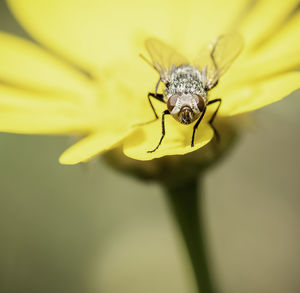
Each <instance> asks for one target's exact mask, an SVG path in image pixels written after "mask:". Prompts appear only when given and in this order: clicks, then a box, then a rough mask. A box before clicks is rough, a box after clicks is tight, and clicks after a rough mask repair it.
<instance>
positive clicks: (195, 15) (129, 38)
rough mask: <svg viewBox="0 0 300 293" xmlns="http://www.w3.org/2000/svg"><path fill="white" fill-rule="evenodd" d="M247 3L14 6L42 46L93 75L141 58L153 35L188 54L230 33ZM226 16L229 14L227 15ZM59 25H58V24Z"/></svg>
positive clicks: (14, 2)
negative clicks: (141, 49)
mask: <svg viewBox="0 0 300 293" xmlns="http://www.w3.org/2000/svg"><path fill="white" fill-rule="evenodd" d="M246 2H247V1H246V0H239V1H235V0H227V1H223V0H211V1H199V0H190V1H180V0H175V1H174V0H164V1H162V0H152V1H137V0H127V1H121V0H110V1H105V2H104V1H84V0H64V1H59V0H43V1H35V0H26V1H23V0H9V1H8V3H9V4H10V7H11V9H12V11H13V12H14V14H15V15H16V17H17V18H18V19H19V20H20V22H21V23H22V24H23V26H24V27H25V28H26V29H27V30H28V31H29V32H30V33H31V34H32V35H33V36H34V37H35V38H36V39H38V40H39V41H40V42H41V43H43V44H46V45H47V46H49V47H51V48H53V49H54V50H55V51H57V52H60V53H63V54H64V56H67V57H68V58H72V59H73V60H74V61H76V62H79V63H80V64H81V65H82V66H85V67H86V68H89V69H90V70H91V71H95V70H96V71H98V70H99V68H101V67H103V66H104V65H107V64H110V63H111V62H112V61H113V60H116V59H117V58H118V59H119V60H121V59H124V58H128V57H129V56H135V57H136V56H137V55H138V53H139V52H138V51H137V48H136V46H135V45H136V44H135V42H136V41H140V38H139V37H140V36H142V38H143V39H145V38H147V37H149V36H151V35H153V36H157V37H160V38H162V39H164V40H165V41H167V42H170V43H172V44H176V45H178V46H180V45H181V44H182V45H183V46H182V47H183V48H185V49H186V51H187V52H189V51H192V50H194V52H197V50H199V44H201V43H202V42H203V41H206V40H208V39H211V38H214V37H215V36H216V35H217V34H219V33H220V32H221V31H224V30H228V29H229V27H230V25H232V23H234V19H235V18H236V17H237V15H238V14H239V13H240V11H241V10H243V9H244V5H245V3H246ZM225 10H226V13H224V11H225ZM54 19H55V21H53V20H54Z"/></svg>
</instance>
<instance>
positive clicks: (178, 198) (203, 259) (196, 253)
mask: <svg viewBox="0 0 300 293" xmlns="http://www.w3.org/2000/svg"><path fill="white" fill-rule="evenodd" d="M165 188H166V191H167V192H166V194H167V197H168V200H169V203H170V206H171V208H172V211H173V214H174V216H175V219H176V222H177V223H178V226H179V228H180V230H181V233H182V236H183V239H184V241H185V244H186V247H187V251H188V254H189V256H190V260H191V263H192V267H193V270H194V274H195V279H196V282H197V287H198V291H199V292H201V293H213V292H215V290H214V288H213V284H212V279H211V275H210V272H209V262H208V259H207V251H206V241H205V236H206V235H205V221H204V217H203V202H202V201H203V195H202V194H201V192H200V190H198V180H197V178H192V179H189V180H184V181H183V182H180V181H179V182H178V180H172V182H171V183H168V184H166V185H165ZM199 201H201V202H200V204H199Z"/></svg>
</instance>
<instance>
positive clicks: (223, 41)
mask: <svg viewBox="0 0 300 293" xmlns="http://www.w3.org/2000/svg"><path fill="white" fill-rule="evenodd" d="M145 45H146V49H147V51H148V53H149V55H150V57H151V60H152V66H153V67H154V69H155V70H156V71H157V72H158V73H159V75H160V77H159V80H158V82H157V84H156V87H155V92H154V93H148V100H149V103H150V106H151V108H152V110H153V112H154V115H155V118H156V119H158V115H157V113H156V111H155V109H154V106H153V104H152V102H151V99H150V98H151V97H153V98H155V99H157V100H159V101H161V102H164V103H166V104H167V110H165V111H163V113H162V136H161V138H160V140H159V143H158V145H157V146H156V147H155V148H154V149H153V150H151V151H148V152H149V153H152V152H155V151H156V150H157V149H158V148H159V146H160V145H161V143H162V141H163V138H164V137H165V115H172V116H173V118H175V119H176V120H177V121H178V122H180V123H182V124H191V123H193V122H194V121H196V120H197V122H196V123H195V124H194V127H193V133H192V140H191V147H193V146H194V140H195V133H196V130H197V128H198V126H199V124H200V122H201V120H202V119H203V117H204V114H205V112H206V108H207V106H209V105H212V104H214V103H218V106H217V109H216V110H215V112H214V113H213V115H212V117H211V118H210V120H209V124H210V125H211V127H212V128H213V130H214V132H215V134H216V137H218V133H217V131H216V129H215V128H214V126H213V121H214V119H215V117H216V115H217V113H218V110H219V108H220V106H221V103H222V99H221V98H216V99H212V100H210V99H208V92H209V91H210V90H211V89H212V88H214V87H215V86H216V85H217V83H218V81H219V78H220V77H221V76H222V75H223V74H224V73H225V72H226V71H227V69H228V68H229V67H230V65H231V64H232V62H233V61H234V60H235V59H236V58H237V56H238V55H239V54H240V52H241V50H242V48H243V39H242V37H241V36H240V35H239V34H238V33H230V34H225V35H221V36H219V37H218V38H217V39H216V40H215V41H214V42H212V43H211V44H210V45H209V46H206V47H205V48H204V49H203V50H201V51H200V54H198V57H197V58H196V60H195V61H194V62H193V63H190V62H189V61H188V60H187V59H186V58H185V57H184V56H182V55H180V54H179V53H177V52H176V51H175V50H174V49H172V48H170V47H169V46H168V45H167V44H165V43H164V42H162V41H160V40H158V39H155V38H151V39H148V40H146V42H145ZM160 82H162V83H163V84H164V86H165V88H164V91H163V93H158V92H157V91H158V86H159V84H160Z"/></svg>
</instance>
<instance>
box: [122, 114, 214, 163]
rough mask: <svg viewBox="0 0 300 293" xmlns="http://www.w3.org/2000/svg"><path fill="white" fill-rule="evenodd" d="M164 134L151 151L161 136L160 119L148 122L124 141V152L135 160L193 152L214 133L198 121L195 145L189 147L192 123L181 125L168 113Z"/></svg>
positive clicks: (204, 123)
mask: <svg viewBox="0 0 300 293" xmlns="http://www.w3.org/2000/svg"><path fill="white" fill-rule="evenodd" d="M165 126H166V135H165V138H164V139H163V141H162V143H161V145H160V146H159V148H158V149H157V150H156V151H155V152H152V153H148V151H151V150H153V149H154V148H155V147H156V146H157V144H158V142H159V140H160V138H161V131H162V126H161V119H158V120H156V121H155V122H152V123H149V124H147V125H145V126H143V127H141V128H139V129H137V130H136V131H135V132H133V133H132V134H131V135H130V136H129V137H127V138H126V139H125V141H124V147H123V151H124V154H125V155H126V156H128V157H130V158H133V159H136V160H142V161H147V160H152V159H155V158H160V157H163V156H169V155H183V154H186V153H189V152H193V151H195V150H197V149H199V148H201V147H202V146H204V145H205V144H207V143H208V142H209V141H210V140H211V139H212V137H213V135H214V133H213V130H212V129H211V127H210V126H209V125H208V124H207V122H205V121H202V123H200V125H199V127H198V129H197V132H196V137H195V145H194V147H191V139H192V133H193V124H192V125H182V124H180V123H179V122H177V121H176V120H175V119H173V118H172V117H170V115H167V116H165Z"/></svg>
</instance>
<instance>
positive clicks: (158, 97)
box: [148, 93, 164, 120]
mask: <svg viewBox="0 0 300 293" xmlns="http://www.w3.org/2000/svg"><path fill="white" fill-rule="evenodd" d="M150 97H153V98H155V99H157V100H159V101H161V102H164V96H163V95H162V94H158V93H148V101H149V104H150V106H151V108H152V110H153V113H154V115H155V120H157V119H158V115H157V113H156V111H155V108H154V106H153V104H152V102H151V99H150Z"/></svg>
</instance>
